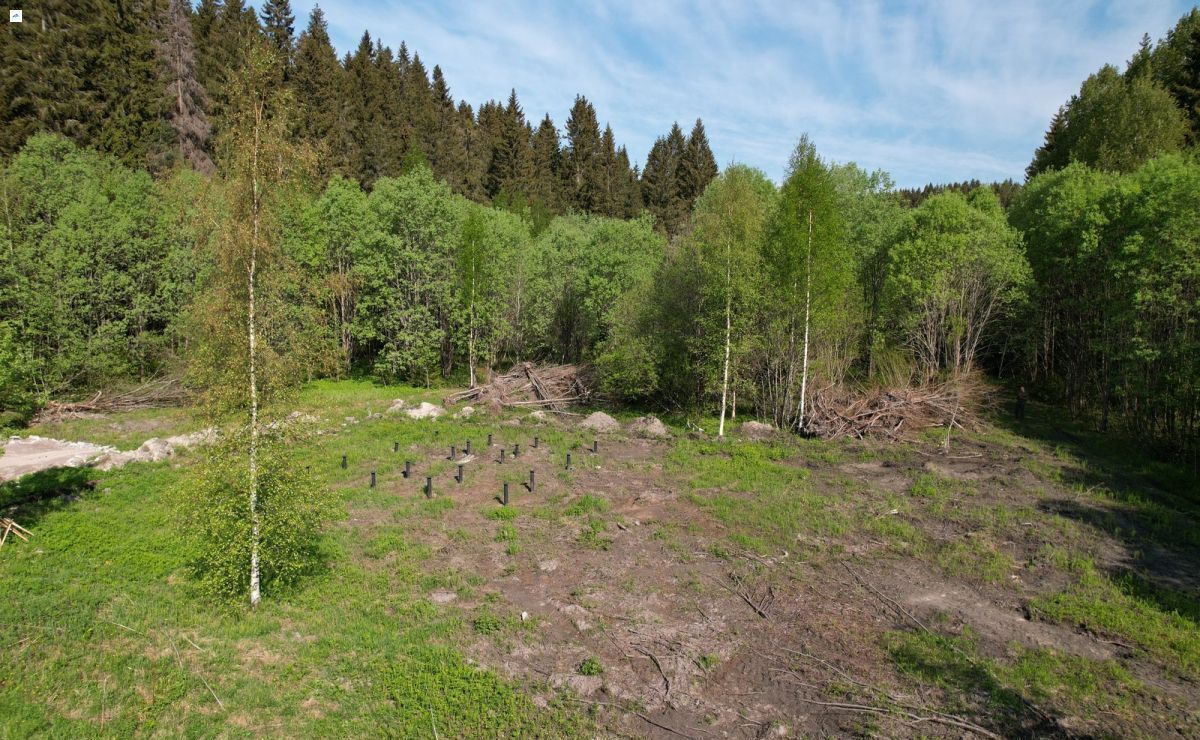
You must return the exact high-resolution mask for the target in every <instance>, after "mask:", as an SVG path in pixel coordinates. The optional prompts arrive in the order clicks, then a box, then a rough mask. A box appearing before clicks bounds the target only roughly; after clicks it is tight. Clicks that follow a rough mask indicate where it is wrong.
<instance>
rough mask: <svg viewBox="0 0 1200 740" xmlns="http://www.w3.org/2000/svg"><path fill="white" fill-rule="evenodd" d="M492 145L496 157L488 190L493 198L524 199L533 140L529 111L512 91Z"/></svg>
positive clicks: (528, 177)
mask: <svg viewBox="0 0 1200 740" xmlns="http://www.w3.org/2000/svg"><path fill="white" fill-rule="evenodd" d="M496 133H497V136H496V138H495V140H494V141H493V142H492V157H491V162H490V163H489V165H488V172H487V180H486V182H485V189H486V192H487V196H488V197H489V198H492V199H495V198H497V197H498V196H500V195H501V194H504V195H505V196H507V197H508V198H515V197H520V198H522V199H523V198H524V196H525V194H526V193H527V192H528V189H529V181H530V179H531V176H530V170H531V167H530V152H529V147H530V137H531V132H530V130H529V125H528V124H527V123H526V121H525V112H524V111H523V110H522V109H521V104H520V102H519V101H518V100H517V91H516V90H512V91H511V92H510V93H509V96H508V103H507V104H505V106H504V108H503V109H502V110H501V111H500V117H499V130H498V131H497V132H496Z"/></svg>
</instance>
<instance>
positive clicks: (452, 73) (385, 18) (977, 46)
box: [293, 0, 1193, 186]
mask: <svg viewBox="0 0 1200 740" xmlns="http://www.w3.org/2000/svg"><path fill="white" fill-rule="evenodd" d="M312 4H313V3H312V2H311V0H293V8H294V11H295V13H296V16H297V18H296V26H297V32H299V31H300V30H301V29H302V28H303V27H304V26H305V25H306V24H307V20H308V14H309V12H310V10H311V8H312ZM1192 4H1193V2H1192V0H1182V1H1181V0H1159V1H1158V2H1147V1H1145V0H1128V1H1124V2H1110V3H1100V2H1082V1H1079V2H1076V1H1073V0H1043V1H1042V2H1038V1H1037V0H1007V1H1005V2H986V0H975V1H973V2H966V1H965V0H964V1H960V2H933V1H929V2H919V1H914V2H892V3H877V2H869V1H865V0H864V1H857V0H843V1H841V2H838V1H836V0H834V1H829V2H825V1H819V2H799V1H792V2H787V1H783V0H781V1H779V2H765V1H760V0H705V1H701V2H683V1H682V0H609V1H607V2H600V1H599V0H593V1H586V0H579V1H577V2H567V1H566V0H559V1H557V2H555V1H553V0H444V1H443V2H435V1H430V0H324V2H322V3H321V7H322V9H323V10H324V11H325V14H326V16H327V18H328V20H329V26H330V35H331V36H332V38H333V42H334V44H335V46H337V48H338V52H339V54H341V53H344V52H345V51H346V50H347V49H353V48H354V47H355V46H356V45H357V43H358V40H359V38H360V37H361V35H362V32H363V30H364V29H369V30H370V31H371V35H372V37H375V38H379V39H382V41H383V42H384V44H386V45H388V46H391V47H393V48H395V47H398V46H399V45H400V42H401V41H402V40H403V41H405V42H407V43H408V47H409V49H410V51H416V52H418V53H420V55H421V58H422V59H423V60H424V61H425V62H426V64H427V65H428V66H429V67H430V68H432V66H433V65H434V64H440V65H441V67H442V70H443V71H444V72H445V73H446V78H447V80H448V82H449V84H450V87H451V91H452V93H453V94H454V96H455V98H456V99H465V100H467V102H469V103H471V104H472V105H474V106H478V104H479V103H480V102H483V101H485V100H488V99H492V98H499V99H502V98H504V97H506V96H507V94H508V91H509V89H510V88H516V90H517V94H518V96H519V97H520V100H521V102H522V105H523V106H524V108H525V113H526V115H527V116H528V117H529V118H530V119H533V120H535V121H536V120H537V119H539V118H541V116H542V115H543V114H544V113H547V112H548V113H550V115H551V117H552V118H553V119H554V121H555V123H556V124H557V125H558V126H559V127H560V129H561V127H562V126H563V123H564V122H565V120H566V116H567V111H568V110H569V108H570V106H571V103H572V101H573V100H574V98H575V95H576V93H582V94H584V95H586V96H587V97H588V99H590V100H591V101H592V102H593V103H594V104H595V106H596V110H597V113H598V115H599V116H600V120H601V122H602V125H603V122H605V121H607V122H608V123H610V124H612V127H613V131H614V133H615V134H616V138H617V141H618V142H620V143H623V144H625V146H626V147H627V148H628V149H629V153H630V155H631V157H633V159H634V160H635V161H637V162H644V161H645V156H646V152H647V151H648V150H649V148H650V146H651V144H653V142H654V139H655V138H656V137H658V136H660V135H662V134H664V133H666V131H667V130H668V129H669V128H670V126H671V122H672V121H679V122H680V125H682V126H683V127H684V129H685V131H686V130H688V129H689V128H690V127H691V124H692V122H693V121H694V120H695V119H696V117H697V116H699V117H701V118H703V119H704V124H705V127H706V128H707V130H708V134H709V139H710V140H711V142H712V147H713V151H714V153H715V154H716V157H717V162H718V163H719V164H721V166H725V165H727V164H729V163H732V162H741V163H746V164H750V165H753V166H755V167H759V168H761V169H762V170H763V171H765V172H766V173H767V174H768V175H769V176H770V177H772V178H774V179H779V178H780V176H781V174H782V171H783V168H784V165H785V163H786V161H787V156H788V153H789V151H790V150H791V148H792V145H793V144H794V143H795V140H796V138H797V137H798V136H799V135H800V134H801V133H803V132H808V133H809V135H810V136H811V137H812V138H813V140H814V141H815V142H816V144H817V148H818V150H819V151H820V152H821V154H822V155H824V156H826V157H827V158H830V159H833V160H835V161H843V162H844V161H854V162H857V163H858V164H859V165H860V166H862V167H865V168H867V169H876V168H882V169H884V170H887V171H888V172H890V173H891V174H892V176H893V177H894V178H895V180H896V182H897V184H899V185H900V186H912V185H922V184H924V183H926V182H929V181H934V182H942V181H950V180H961V179H967V178H972V177H977V178H979V179H981V180H998V179H1004V178H1006V177H1012V178H1014V179H1018V180H1019V179H1021V178H1022V177H1023V171H1024V168H1025V165H1026V164H1028V162H1029V159H1030V156H1031V154H1032V152H1033V150H1034V148H1035V147H1037V146H1038V144H1040V143H1041V140H1042V135H1043V133H1044V131H1045V129H1046V124H1047V123H1048V121H1049V120H1050V117H1051V116H1052V115H1053V113H1054V111H1055V109H1057V107H1058V106H1059V105H1060V104H1061V103H1063V102H1064V101H1065V100H1066V99H1067V98H1068V97H1069V96H1070V95H1071V94H1072V93H1074V92H1076V91H1077V90H1078V89H1079V84H1080V83H1081V82H1082V81H1083V79H1084V78H1085V77H1086V76H1087V75H1088V74H1090V73H1092V72H1094V71H1095V70H1096V69H1098V68H1099V67H1100V66H1101V65H1102V64H1104V63H1106V62H1110V63H1114V64H1118V65H1122V66H1123V64H1124V62H1125V60H1127V59H1128V58H1129V56H1130V55H1131V54H1132V53H1133V52H1134V51H1135V50H1136V49H1137V45H1138V41H1139V40H1140V39H1141V36H1142V34H1143V33H1149V34H1150V35H1151V36H1152V37H1153V38H1155V39H1157V38H1159V37H1161V36H1162V35H1163V34H1165V33H1166V31H1167V29H1168V28H1170V27H1171V26H1172V25H1174V23H1175V21H1176V20H1177V19H1178V18H1179V17H1180V16H1181V15H1183V14H1184V13H1185V12H1186V11H1187V10H1188V9H1189V8H1190V7H1191V6H1192Z"/></svg>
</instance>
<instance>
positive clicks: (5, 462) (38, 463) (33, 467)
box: [0, 435, 117, 483]
mask: <svg viewBox="0 0 1200 740" xmlns="http://www.w3.org/2000/svg"><path fill="white" fill-rule="evenodd" d="M116 451H117V450H116V449H115V448H113V447H105V446H102V445H94V444H89V443H87V442H64V441H62V440H60V439H47V438H45V437H38V436H36V435H34V436H32V437H12V438H10V439H9V440H8V444H6V445H5V446H4V455H2V456H0V483H3V482H5V481H10V480H16V479H17V478H20V477H21V476H22V475H26V474H28V473H36V472H38V471H40V470H48V469H49V468H78V467H82V466H84V465H87V464H88V463H90V462H92V461H93V460H95V459H96V458H97V457H100V456H102V455H106V454H109V453H114V452H116Z"/></svg>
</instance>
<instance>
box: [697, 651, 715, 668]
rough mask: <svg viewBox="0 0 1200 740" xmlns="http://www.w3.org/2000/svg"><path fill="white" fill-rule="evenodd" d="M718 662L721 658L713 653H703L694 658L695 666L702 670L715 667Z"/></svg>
mask: <svg viewBox="0 0 1200 740" xmlns="http://www.w3.org/2000/svg"><path fill="white" fill-rule="evenodd" d="M720 662H721V659H720V658H718V657H717V656H715V655H713V654H712V653H705V654H704V655H701V656H700V657H698V658H696V667H697V668H699V669H700V670H702V671H709V670H712V669H713V668H714V667H716V665H717V664H718V663H720Z"/></svg>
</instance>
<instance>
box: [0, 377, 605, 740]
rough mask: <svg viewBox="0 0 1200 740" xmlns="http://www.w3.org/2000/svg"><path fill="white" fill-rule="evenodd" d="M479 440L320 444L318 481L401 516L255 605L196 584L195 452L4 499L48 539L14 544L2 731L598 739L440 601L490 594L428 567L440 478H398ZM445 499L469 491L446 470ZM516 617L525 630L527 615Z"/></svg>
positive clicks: (330, 543) (45, 481) (405, 426)
mask: <svg viewBox="0 0 1200 740" xmlns="http://www.w3.org/2000/svg"><path fill="white" fill-rule="evenodd" d="M400 396H405V397H408V395H407V391H405V390H403V389H396V388H384V387H377V386H373V385H371V384H367V383H355V382H349V383H318V384H314V386H311V387H310V388H308V389H306V390H305V391H304V392H302V393H301V394H300V395H299V397H298V398H297V399H296V400H295V407H296V408H301V409H305V408H312V409H316V408H319V407H322V406H326V405H328V407H329V408H336V409H338V411H337V414H336V417H337V419H336V420H337V421H338V422H339V424H340V418H341V416H349V415H357V416H359V417H360V418H361V417H363V416H365V412H366V411H367V410H371V411H376V412H378V411H382V410H383V409H384V408H385V407H386V404H387V403H390V400H391V399H392V398H395V397H400ZM345 408H350V409H352V410H351V411H347V412H345V413H343V412H342V410H343V409H345ZM327 415H334V414H333V413H332V412H329V413H328V414H327ZM166 417H167V418H168V419H170V418H171V414H169V413H168V414H166ZM85 421H88V420H85ZM193 428H194V427H193ZM339 428H340V427H339ZM79 431H81V432H82V431H84V429H83V427H80V429H79ZM467 434H470V435H472V437H473V439H475V440H476V443H477V444H482V442H483V439H484V437H485V435H486V430H485V429H484V428H483V422H470V421H466V422H464V421H451V420H445V419H442V420H438V421H437V422H416V421H409V420H405V419H400V418H396V417H390V416H389V417H384V418H382V419H376V420H372V421H369V422H368V421H364V422H362V423H360V424H357V425H352V426H349V427H347V428H346V429H345V430H342V431H340V432H339V433H338V434H337V435H324V436H320V437H316V438H314V439H312V440H310V441H308V442H306V443H304V449H303V453H304V455H303V457H304V459H305V460H306V461H307V462H308V464H310V465H311V466H312V472H313V473H314V475H316V476H317V477H318V479H319V480H321V481H322V482H323V483H324V484H325V485H327V486H329V487H330V488H331V489H332V490H333V491H335V492H336V493H337V495H338V496H339V497H340V498H341V500H342V502H343V503H344V504H345V505H346V506H348V507H350V508H351V509H352V510H353V509H355V508H362V507H374V508H379V507H382V506H385V505H386V506H387V507H389V508H391V509H393V510H394V516H392V517H391V518H390V520H386V521H384V522H381V523H379V524H376V525H369V526H360V527H351V526H348V525H347V524H346V523H344V522H334V523H332V526H331V527H330V529H329V531H328V533H327V534H326V535H325V536H324V537H323V543H322V547H323V551H324V552H325V559H326V564H325V568H324V569H323V570H322V571H320V572H319V573H318V574H317V575H315V576H313V577H310V578H308V579H306V580H304V581H302V582H301V583H300V584H299V585H298V586H296V587H293V588H291V589H290V590H286V591H278V590H277V591H275V592H271V593H268V594H266V595H265V597H264V600H263V602H262V604H260V606H259V607H258V608H257V609H256V610H254V611H250V610H248V609H247V608H245V607H244V606H242V605H241V604H214V603H211V602H208V601H206V600H204V599H202V598H200V597H199V595H198V594H197V593H196V592H195V589H194V588H193V586H192V583H191V582H190V581H189V579H188V576H187V573H188V564H189V562H190V561H191V559H192V557H193V553H192V552H191V551H190V547H191V546H192V543H191V541H190V540H189V539H188V538H186V537H183V536H181V533H180V532H179V531H178V530H177V529H176V527H175V526H174V522H175V514H174V503H173V498H172V497H173V495H174V493H175V491H177V490H178V489H179V487H180V484H181V482H182V481H183V479H184V476H185V475H186V474H187V465H188V463H189V459H188V458H186V457H185V458H182V459H180V460H174V461H171V462H169V463H167V462H164V463H156V464H138V465H130V466H127V467H125V468H122V469H120V470H115V471H111V472H107V473H103V472H98V471H94V470H60V471H51V472H48V473H43V474H39V475H35V476H28V477H26V478H24V479H22V480H21V481H20V482H19V483H16V484H7V485H4V486H0V505H4V506H5V507H6V508H7V506H8V505H13V504H15V505H17V508H16V511H15V512H14V513H13V516H14V518H15V519H17V521H19V522H21V523H22V524H25V525H26V526H28V527H30V529H32V530H33V532H34V534H33V538H32V539H31V541H30V542H28V543H24V542H18V543H14V542H9V543H7V544H6V545H5V547H4V548H3V550H0V648H2V649H0V676H2V677H3V678H0V717H3V721H2V723H0V724H2V725H3V730H2V731H0V736H5V737H8V736H12V737H28V736H56V737H93V736H101V735H105V736H120V737H138V736H151V735H169V736H189V737H192V736H195V737H201V736H218V735H220V736H234V737H240V736H258V735H284V736H301V737H328V736H336V737H365V736H372V735H377V734H378V733H379V730H380V728H381V727H386V728H389V730H388V732H390V733H392V734H393V735H397V736H413V737H432V736H433V729H434V727H436V729H437V732H438V733H439V735H440V736H442V737H463V736H570V735H584V736H591V735H594V734H595V733H594V731H592V730H590V729H589V728H590V727H591V725H590V722H589V720H587V718H585V717H583V716H581V715H579V714H578V713H576V712H574V711H572V710H571V709H570V708H569V707H567V706H565V705H563V704H562V703H561V702H560V701H559V700H557V699H556V698H555V697H556V694H555V692H554V690H552V689H545V688H543V689H539V691H540V693H542V694H543V695H544V696H546V697H547V698H548V699H549V702H550V704H549V707H547V708H541V707H538V706H536V705H535V704H534V701H533V699H532V697H531V696H530V695H529V694H528V693H527V691H526V690H524V689H523V688H522V687H519V686H516V685H514V684H512V683H510V682H508V681H506V680H504V679H501V678H499V677H498V676H496V675H495V674H492V673H489V672H487V671H484V670H480V669H479V668H477V667H474V666H472V665H471V664H469V663H468V662H467V661H466V660H465V659H464V657H463V656H462V654H461V653H460V652H459V646H460V645H461V644H464V642H466V641H468V640H470V639H472V638H471V635H472V634H473V633H474V632H475V629H476V628H475V626H474V625H473V624H472V623H470V622H469V621H464V619H463V618H462V617H461V616H460V615H461V611H459V610H457V609H456V608H452V607H442V606H439V605H436V604H434V603H432V602H431V601H430V600H429V599H428V598H426V595H427V593H428V592H429V591H431V590H434V589H440V588H451V589H454V590H456V591H459V592H460V593H469V592H470V591H471V590H472V589H473V588H475V587H477V586H478V583H475V584H472V582H471V578H470V577H469V576H464V575H463V574H461V573H455V572H444V573H428V572H427V568H428V564H427V561H428V559H429V557H430V551H429V550H428V548H427V547H425V546H423V545H420V544H418V542H419V541H418V540H417V539H415V538H414V536H413V535H414V533H419V532H420V530H422V529H425V528H428V527H429V526H431V524H432V525H433V526H441V525H440V524H439V523H438V522H439V520H440V519H442V518H443V517H444V516H445V515H446V513H447V512H448V511H450V510H451V509H452V507H453V503H452V502H451V500H450V499H448V498H435V499H433V500H432V501H428V500H425V499H424V497H423V496H422V495H421V493H420V485H421V484H422V483H423V482H424V472H423V471H418V475H419V476H420V478H419V479H417V478H416V477H414V479H413V480H409V481H404V480H402V479H401V478H400V476H399V471H400V469H401V468H402V467H403V461H404V458H405V457H406V455H408V456H410V457H411V458H412V459H414V460H423V459H425V456H424V454H418V453H420V452H422V451H423V450H426V449H427V450H430V451H432V450H433V449H436V448H438V447H440V446H441V443H442V441H443V440H445V439H447V438H449V439H454V440H456V441H457V440H459V439H466V435H467ZM513 436H514V437H517V434H516V433H515V432H514V433H513ZM102 441H103V440H102ZM393 441H399V442H400V443H401V452H400V453H399V454H395V453H393V452H392V442H393ZM410 447H411V448H413V449H412V451H411V452H410V451H409V449H410ZM343 452H346V453H348V454H349V455H350V465H349V467H348V469H347V470H342V469H341V467H340V459H341V454H342V453H343ZM180 463H182V466H180ZM371 469H375V470H377V472H378V474H379V480H380V486H379V488H377V489H374V490H371V489H368V488H367V487H366V485H365V478H366V477H367V474H368V473H369V471H370V470H371ZM90 481H94V482H95V483H94V486H89V485H88V484H89V482H90ZM440 485H442V486H448V485H451V482H449V478H448V474H447V476H446V477H445V479H444V480H443V481H440ZM61 494H70V495H69V496H64V495H61ZM499 524H501V525H507V526H511V524H510V523H509V522H508V521H501V522H499ZM499 619H500V620H501V624H502V632H503V631H507V630H508V629H509V622H510V621H511V619H510V618H508V617H499ZM514 629H515V628H514ZM535 688H536V687H535ZM214 695H215V697H214ZM218 698H219V701H220V703H218Z"/></svg>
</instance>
